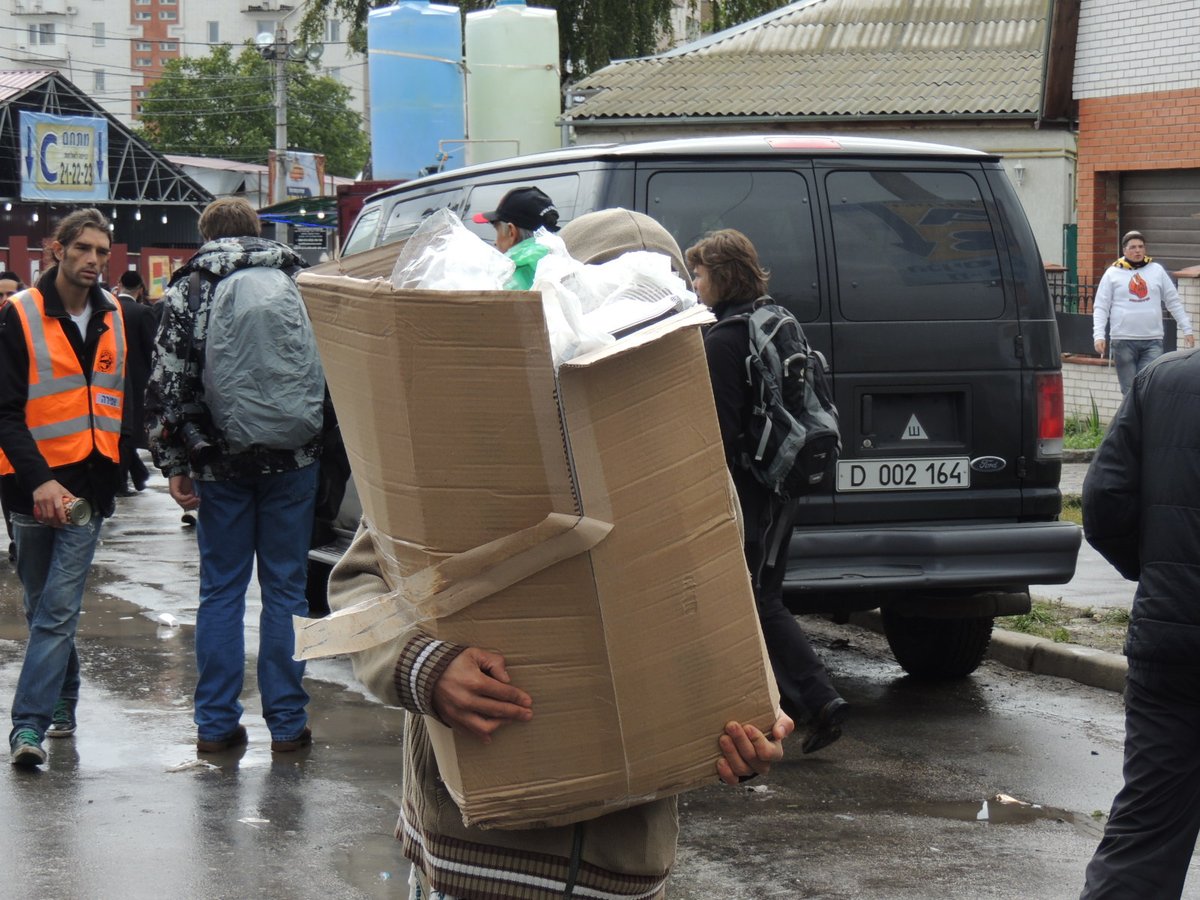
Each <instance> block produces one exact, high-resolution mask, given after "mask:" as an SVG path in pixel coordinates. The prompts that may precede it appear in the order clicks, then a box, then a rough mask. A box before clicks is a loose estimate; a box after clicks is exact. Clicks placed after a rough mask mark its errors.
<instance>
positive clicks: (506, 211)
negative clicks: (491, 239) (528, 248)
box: [471, 187, 558, 231]
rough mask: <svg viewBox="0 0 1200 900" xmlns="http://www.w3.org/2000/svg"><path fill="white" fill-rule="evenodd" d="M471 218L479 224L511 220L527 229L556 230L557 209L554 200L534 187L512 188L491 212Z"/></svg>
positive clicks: (493, 223) (492, 223) (476, 214)
mask: <svg viewBox="0 0 1200 900" xmlns="http://www.w3.org/2000/svg"><path fill="white" fill-rule="evenodd" d="M471 218H472V221H475V222H478V223H479V224H480V225H483V224H485V223H487V224H491V225H495V224H496V223H497V222H511V223H512V224H513V225H516V226H517V227H518V228H524V229H526V230H527V231H536V230H537V229H539V228H545V229H546V230H547V231H558V210H557V209H555V208H554V201H553V200H551V199H550V198H549V197H547V196H546V194H545V193H544V192H543V191H541V190H539V189H538V188H535V187H519V188H513V189H512V190H511V191H509V192H508V193H507V194H505V195H504V196H503V197H502V198H501V199H500V205H499V206H497V207H496V208H495V209H494V210H492V212H485V213H475V215H474V216H472V217H471Z"/></svg>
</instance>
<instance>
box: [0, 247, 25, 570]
mask: <svg viewBox="0 0 1200 900" xmlns="http://www.w3.org/2000/svg"><path fill="white" fill-rule="evenodd" d="M23 290H25V284H24V283H23V282H22V281H21V276H20V275H18V274H17V273H16V272H9V271H4V272H0V311H3V310H4V307H5V306H7V305H8V301H9V300H11V299H12V297H13V295H14V294H16V293H18V292H19V291H23ZM0 509H2V510H3V511H4V527H5V529H7V531H8V561H9V562H10V563H13V564H14V565H15V564H16V562H17V544H16V541H15V540H13V526H12V514H11V513H10V512H9V511H8V504H7V503H5V502H4V497H3V496H2V495H0Z"/></svg>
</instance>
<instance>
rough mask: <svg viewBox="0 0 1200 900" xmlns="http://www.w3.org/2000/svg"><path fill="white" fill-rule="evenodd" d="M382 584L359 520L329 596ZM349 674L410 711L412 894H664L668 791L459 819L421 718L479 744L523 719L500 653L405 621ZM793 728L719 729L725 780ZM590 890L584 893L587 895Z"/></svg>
mask: <svg viewBox="0 0 1200 900" xmlns="http://www.w3.org/2000/svg"><path fill="white" fill-rule="evenodd" d="M388 592H389V588H388V586H387V584H386V582H385V581H384V578H383V574H382V571H381V570H380V566H379V560H378V558H377V556H376V552H375V547H374V544H373V543H372V540H371V535H370V532H369V531H368V530H367V529H366V528H365V527H361V528H360V529H359V532H358V534H357V535H356V537H355V539H354V542H353V544H351V546H350V549H349V550H348V551H347V552H346V555H345V556H343V557H342V559H341V561H340V562H339V563H338V564H337V566H336V567H335V568H334V570H333V575H332V576H331V578H330V582H329V601H330V606H331V607H333V608H334V609H344V608H346V607H349V606H353V605H355V604H357V603H360V602H363V601H368V600H371V599H374V598H375V597H378V596H380V595H382V594H386V593H388ZM354 673H355V675H356V676H357V677H358V679H359V680H360V681H362V682H363V684H365V685H366V686H367V687H368V688H369V689H370V690H371V691H372V693H374V694H375V695H376V696H378V697H379V698H381V699H382V700H384V702H386V703H388V704H391V705H395V706H402V707H403V708H404V709H405V710H407V711H408V713H409V715H407V716H406V717H405V723H404V794H403V801H402V806H401V810H400V820H399V822H398V823H397V825H396V837H397V838H398V839H399V840H400V841H401V842H402V845H403V852H404V855H405V857H407V858H408V859H409V860H411V861H412V863H413V878H414V892H413V897H415V898H421V900H425V898H430V897H434V896H441V895H439V894H432V893H431V891H440V892H443V893H444V894H445V895H446V897H447V898H463V900H466V898H470V897H477V896H486V897H493V898H513V900H516V898H525V900H529V898H545V900H551V898H558V897H564V896H570V890H571V888H572V887H574V888H575V889H585V888H586V889H588V891H589V892H597V891H603V892H604V896H609V897H631V898H633V897H636V898H644V900H650V898H657V897H662V896H663V895H664V894H663V891H664V886H665V884H666V880H667V875H668V874H669V872H670V869H671V866H672V864H673V863H674V860H675V843H676V839H677V837H678V834H679V817H678V809H677V804H676V798H675V797H668V798H664V799H660V800H653V801H651V802H649V803H644V804H641V805H640V806H633V807H629V808H627V809H622V810H619V811H617V812H614V813H609V814H608V815H604V816H600V817H598V818H594V819H589V820H587V821H584V822H577V823H575V824H573V825H562V826H557V827H550V828H531V829H524V830H511V831H510V830H500V829H482V828H476V827H471V826H467V825H464V824H463V820H462V814H461V813H460V812H459V809H458V807H457V806H456V805H455V803H454V801H453V799H452V798H451V796H450V794H449V792H448V791H447V790H446V787H445V785H444V784H443V783H442V780H441V777H440V774H439V771H438V764H437V761H436V759H435V758H434V754H433V747H432V745H431V744H430V739H429V733H428V730H427V726H426V723H425V718H424V717H425V716H433V717H434V718H436V719H437V720H438V721H440V722H441V723H442V724H444V725H448V726H449V727H450V728H452V729H454V730H456V731H458V732H460V733H466V734H470V735H473V736H474V737H476V738H477V739H478V740H479V741H481V742H482V743H484V744H488V743H490V742H491V740H492V735H493V734H495V732H496V731H497V730H498V729H500V728H501V727H504V726H506V725H510V724H511V725H514V726H515V727H520V724H521V723H523V722H528V721H530V720H531V719H532V718H533V716H534V715H535V713H534V698H532V697H530V696H529V695H528V694H526V693H525V692H524V691H522V690H521V689H520V688H519V687H518V686H516V685H513V684H512V683H511V679H510V678H509V675H508V672H507V670H506V669H505V661H504V657H503V656H502V655H501V654H499V653H496V652H493V651H490V650H486V649H483V648H480V647H462V646H458V645H455V644H451V643H449V642H447V641H440V640H436V639H434V638H432V637H430V636H429V635H427V634H424V633H423V632H422V631H420V630H419V629H411V630H409V631H408V632H406V633H404V634H402V635H401V636H400V637H399V638H397V639H396V640H395V641H391V642H388V643H385V644H380V645H378V646H376V647H374V648H372V649H370V650H364V651H361V652H359V653H357V654H355V655H354ZM792 728H793V725H792V721H791V719H789V718H787V716H784V715H782V714H780V716H779V718H778V720H777V721H776V723H775V725H774V727H773V728H772V729H771V734H770V735H769V736H768V735H764V734H763V733H762V732H761V731H759V730H758V729H757V728H755V727H754V726H753V725H746V726H743V725H741V724H739V723H737V722H730V723H728V725H726V727H725V733H724V734H721V735H719V736H718V739H717V743H718V746H719V747H720V751H721V757H720V759H718V761H717V774H718V775H719V777H720V778H721V780H722V781H724V782H725V783H726V784H736V783H737V782H738V781H739V780H742V779H746V778H750V777H753V776H755V775H761V774H766V773H767V772H768V771H769V770H770V768H771V763H773V762H776V761H777V760H779V759H781V758H782V757H783V745H782V741H783V739H784V738H785V737H787V735H788V734H790V733H791V731H792ZM594 895H596V894H593V893H589V894H588V896H594Z"/></svg>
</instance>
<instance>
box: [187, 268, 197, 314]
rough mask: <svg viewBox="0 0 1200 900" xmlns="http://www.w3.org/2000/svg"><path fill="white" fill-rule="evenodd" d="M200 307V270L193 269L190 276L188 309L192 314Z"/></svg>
mask: <svg viewBox="0 0 1200 900" xmlns="http://www.w3.org/2000/svg"><path fill="white" fill-rule="evenodd" d="M199 308H200V270H199V269H193V270H192V274H191V275H189V276H188V309H189V310H190V311H191V313H192V315H193V316H194V315H196V310H198V309H199Z"/></svg>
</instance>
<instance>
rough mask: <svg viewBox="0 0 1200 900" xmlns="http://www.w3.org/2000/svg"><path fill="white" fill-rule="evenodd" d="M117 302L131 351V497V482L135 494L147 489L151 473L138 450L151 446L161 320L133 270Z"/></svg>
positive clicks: (126, 449) (124, 447)
mask: <svg viewBox="0 0 1200 900" xmlns="http://www.w3.org/2000/svg"><path fill="white" fill-rule="evenodd" d="M120 285H121V287H120V291H119V293H118V294H117V300H118V302H120V304H121V313H122V315H123V316H124V317H125V331H126V334H127V335H128V342H129V349H128V359H127V362H126V369H125V376H126V377H125V409H124V413H123V415H122V416H121V476H120V477H121V483H122V484H123V485H124V488H123V489H122V493H123V494H126V495H128V494H129V493H131V491H130V490H129V482H130V481H131V480H132V482H133V488H134V490H137V491H141V490H143V489H144V488H145V487H146V481H147V479H149V477H150V472H149V470H148V469H147V468H146V464H145V463H143V462H142V458H141V457H140V456H138V448H139V447H146V446H148V443H147V440H146V425H145V415H144V410H145V406H146V384H147V382H149V380H150V370H151V368H152V367H153V364H154V334H155V332H156V331H157V330H158V317H157V316H156V315H155V314H154V311H153V310H152V309H151V308H150V307H148V306H146V305H145V304H144V303H143V302H141V300H142V295H144V294H145V292H146V285H145V283H144V282H143V281H142V276H141V275H139V274H138V273H137V272H135V271H133V270H132V269H131V270H130V271H128V272H126V273H125V274H124V275H122V276H121V280H120Z"/></svg>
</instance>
